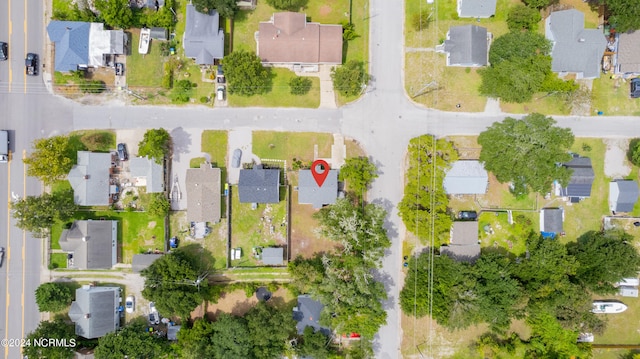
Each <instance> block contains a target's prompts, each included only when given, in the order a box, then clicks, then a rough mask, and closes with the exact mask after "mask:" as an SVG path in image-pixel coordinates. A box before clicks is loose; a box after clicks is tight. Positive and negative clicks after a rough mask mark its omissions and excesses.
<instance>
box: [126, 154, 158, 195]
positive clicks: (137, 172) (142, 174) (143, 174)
mask: <svg viewBox="0 0 640 359" xmlns="http://www.w3.org/2000/svg"><path fill="white" fill-rule="evenodd" d="M129 172H130V173H131V177H132V178H133V183H134V185H135V186H136V187H145V188H146V189H147V193H161V192H164V168H163V167H162V165H161V164H158V163H157V162H156V161H155V160H154V159H153V158H149V157H134V158H132V159H130V160H129Z"/></svg>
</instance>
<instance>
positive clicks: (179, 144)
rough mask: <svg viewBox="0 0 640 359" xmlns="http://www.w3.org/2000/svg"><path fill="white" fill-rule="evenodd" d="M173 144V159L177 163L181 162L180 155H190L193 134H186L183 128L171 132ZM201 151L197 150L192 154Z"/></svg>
mask: <svg viewBox="0 0 640 359" xmlns="http://www.w3.org/2000/svg"><path fill="white" fill-rule="evenodd" d="M170 135H171V142H172V145H173V158H174V159H175V160H176V161H179V160H180V154H183V153H189V152H190V151H189V147H191V143H192V140H191V134H190V133H188V132H186V131H185V130H184V129H183V128H182V127H177V128H174V129H173V130H171V133H170ZM200 151H201V150H200V149H199V148H196V149H195V150H193V151H192V152H195V153H198V152H200Z"/></svg>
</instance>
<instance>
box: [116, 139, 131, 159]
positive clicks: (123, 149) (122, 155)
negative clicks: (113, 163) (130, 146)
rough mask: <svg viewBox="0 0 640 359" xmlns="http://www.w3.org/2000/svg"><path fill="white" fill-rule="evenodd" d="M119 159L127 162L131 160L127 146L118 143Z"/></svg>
mask: <svg viewBox="0 0 640 359" xmlns="http://www.w3.org/2000/svg"><path fill="white" fill-rule="evenodd" d="M118 159H120V161H126V160H128V159H129V154H128V153H127V145H125V144H124V143H118Z"/></svg>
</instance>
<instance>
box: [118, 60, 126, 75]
mask: <svg viewBox="0 0 640 359" xmlns="http://www.w3.org/2000/svg"><path fill="white" fill-rule="evenodd" d="M122 75H124V64H123V63H122V62H116V76H122Z"/></svg>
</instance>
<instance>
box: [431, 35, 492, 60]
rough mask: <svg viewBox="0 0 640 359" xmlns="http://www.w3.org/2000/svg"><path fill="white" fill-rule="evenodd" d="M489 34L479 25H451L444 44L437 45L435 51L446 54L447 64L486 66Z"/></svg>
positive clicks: (489, 40) (489, 41)
mask: <svg viewBox="0 0 640 359" xmlns="http://www.w3.org/2000/svg"><path fill="white" fill-rule="evenodd" d="M491 36H492V35H491V33H490V32H487V29H486V28H484V27H481V26H476V25H462V26H451V27H450V28H449V31H448V32H447V38H446V40H445V41H444V44H442V45H439V46H437V47H436V51H438V52H443V53H445V54H447V66H464V67H481V66H486V65H487V64H488V63H489V44H490V43H491Z"/></svg>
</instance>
